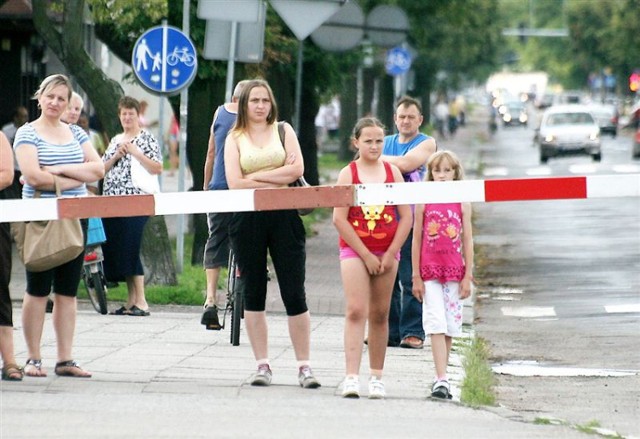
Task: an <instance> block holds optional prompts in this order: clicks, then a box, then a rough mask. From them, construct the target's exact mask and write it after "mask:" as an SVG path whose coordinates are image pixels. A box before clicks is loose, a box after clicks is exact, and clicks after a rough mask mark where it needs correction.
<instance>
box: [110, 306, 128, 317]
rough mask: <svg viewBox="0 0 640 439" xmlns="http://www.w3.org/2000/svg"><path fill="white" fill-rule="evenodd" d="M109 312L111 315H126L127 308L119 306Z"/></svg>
mask: <svg viewBox="0 0 640 439" xmlns="http://www.w3.org/2000/svg"><path fill="white" fill-rule="evenodd" d="M109 314H111V315H112V316H126V315H128V314H129V310H128V309H127V308H125V307H124V306H121V307H120V308H118V309H116V310H114V311H111V312H110V313H109Z"/></svg>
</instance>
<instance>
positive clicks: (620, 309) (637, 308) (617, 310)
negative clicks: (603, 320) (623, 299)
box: [604, 303, 640, 314]
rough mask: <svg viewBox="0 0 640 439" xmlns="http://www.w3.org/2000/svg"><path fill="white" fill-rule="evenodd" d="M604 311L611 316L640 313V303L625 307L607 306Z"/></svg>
mask: <svg viewBox="0 0 640 439" xmlns="http://www.w3.org/2000/svg"><path fill="white" fill-rule="evenodd" d="M604 309H605V311H606V312H608V313H610V314H614V313H628V312H640V303H629V304H625V305H605V307H604Z"/></svg>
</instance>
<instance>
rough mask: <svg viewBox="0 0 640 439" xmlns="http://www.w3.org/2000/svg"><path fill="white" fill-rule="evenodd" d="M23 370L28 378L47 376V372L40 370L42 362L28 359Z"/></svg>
mask: <svg viewBox="0 0 640 439" xmlns="http://www.w3.org/2000/svg"><path fill="white" fill-rule="evenodd" d="M23 370H24V374H25V375H26V376H28V377H35V378H45V377H46V376H47V372H45V371H44V370H42V360H34V359H31V358H29V359H28V360H27V364H25V366H24V369H23Z"/></svg>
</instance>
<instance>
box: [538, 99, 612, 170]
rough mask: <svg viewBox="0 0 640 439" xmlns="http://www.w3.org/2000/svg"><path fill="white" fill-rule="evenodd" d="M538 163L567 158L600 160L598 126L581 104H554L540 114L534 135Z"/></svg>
mask: <svg viewBox="0 0 640 439" xmlns="http://www.w3.org/2000/svg"><path fill="white" fill-rule="evenodd" d="M536 142H537V143H538V145H539V146H540V162H541V163H547V162H548V161H549V159H550V158H554V157H560V156H568V155H590V156H591V157H592V158H593V160H594V161H596V162H599V161H600V160H601V159H602V152H601V147H600V127H599V126H598V122H597V121H596V119H595V117H594V116H593V114H592V113H591V111H590V109H589V108H588V107H586V106H583V105H557V106H556V105H554V106H552V107H549V108H547V110H546V111H545V112H544V114H543V115H542V121H541V123H540V128H539V129H538V133H537V134H536Z"/></svg>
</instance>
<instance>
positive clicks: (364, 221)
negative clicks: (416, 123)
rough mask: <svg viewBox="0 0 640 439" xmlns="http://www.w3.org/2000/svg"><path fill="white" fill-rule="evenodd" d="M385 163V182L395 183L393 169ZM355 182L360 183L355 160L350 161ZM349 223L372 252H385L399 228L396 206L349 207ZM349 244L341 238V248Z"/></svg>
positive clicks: (353, 181)
mask: <svg viewBox="0 0 640 439" xmlns="http://www.w3.org/2000/svg"><path fill="white" fill-rule="evenodd" d="M383 163H384V169H385V172H386V179H385V181H384V182H385V183H393V182H394V181H395V180H394V178H393V171H392V170H391V166H390V165H389V163H387V162H383ZM349 167H350V168H351V177H352V183H353V184H360V183H362V182H361V181H360V178H359V177H358V167H357V166H356V163H355V162H351V163H349ZM347 219H348V220H349V224H351V226H352V227H353V229H354V230H355V231H356V233H357V234H358V236H359V237H360V239H361V240H362V242H363V243H364V245H365V246H366V247H367V248H368V249H369V250H370V251H372V252H374V251H380V252H385V251H387V249H388V248H389V246H390V245H391V242H392V241H393V237H394V236H395V234H396V229H397V228H398V217H397V214H396V208H395V207H394V206H384V205H380V206H357V207H351V208H349V215H348V217H347ZM348 246H349V245H348V244H347V243H346V242H345V241H344V240H343V239H342V238H340V248H345V247H348Z"/></svg>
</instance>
